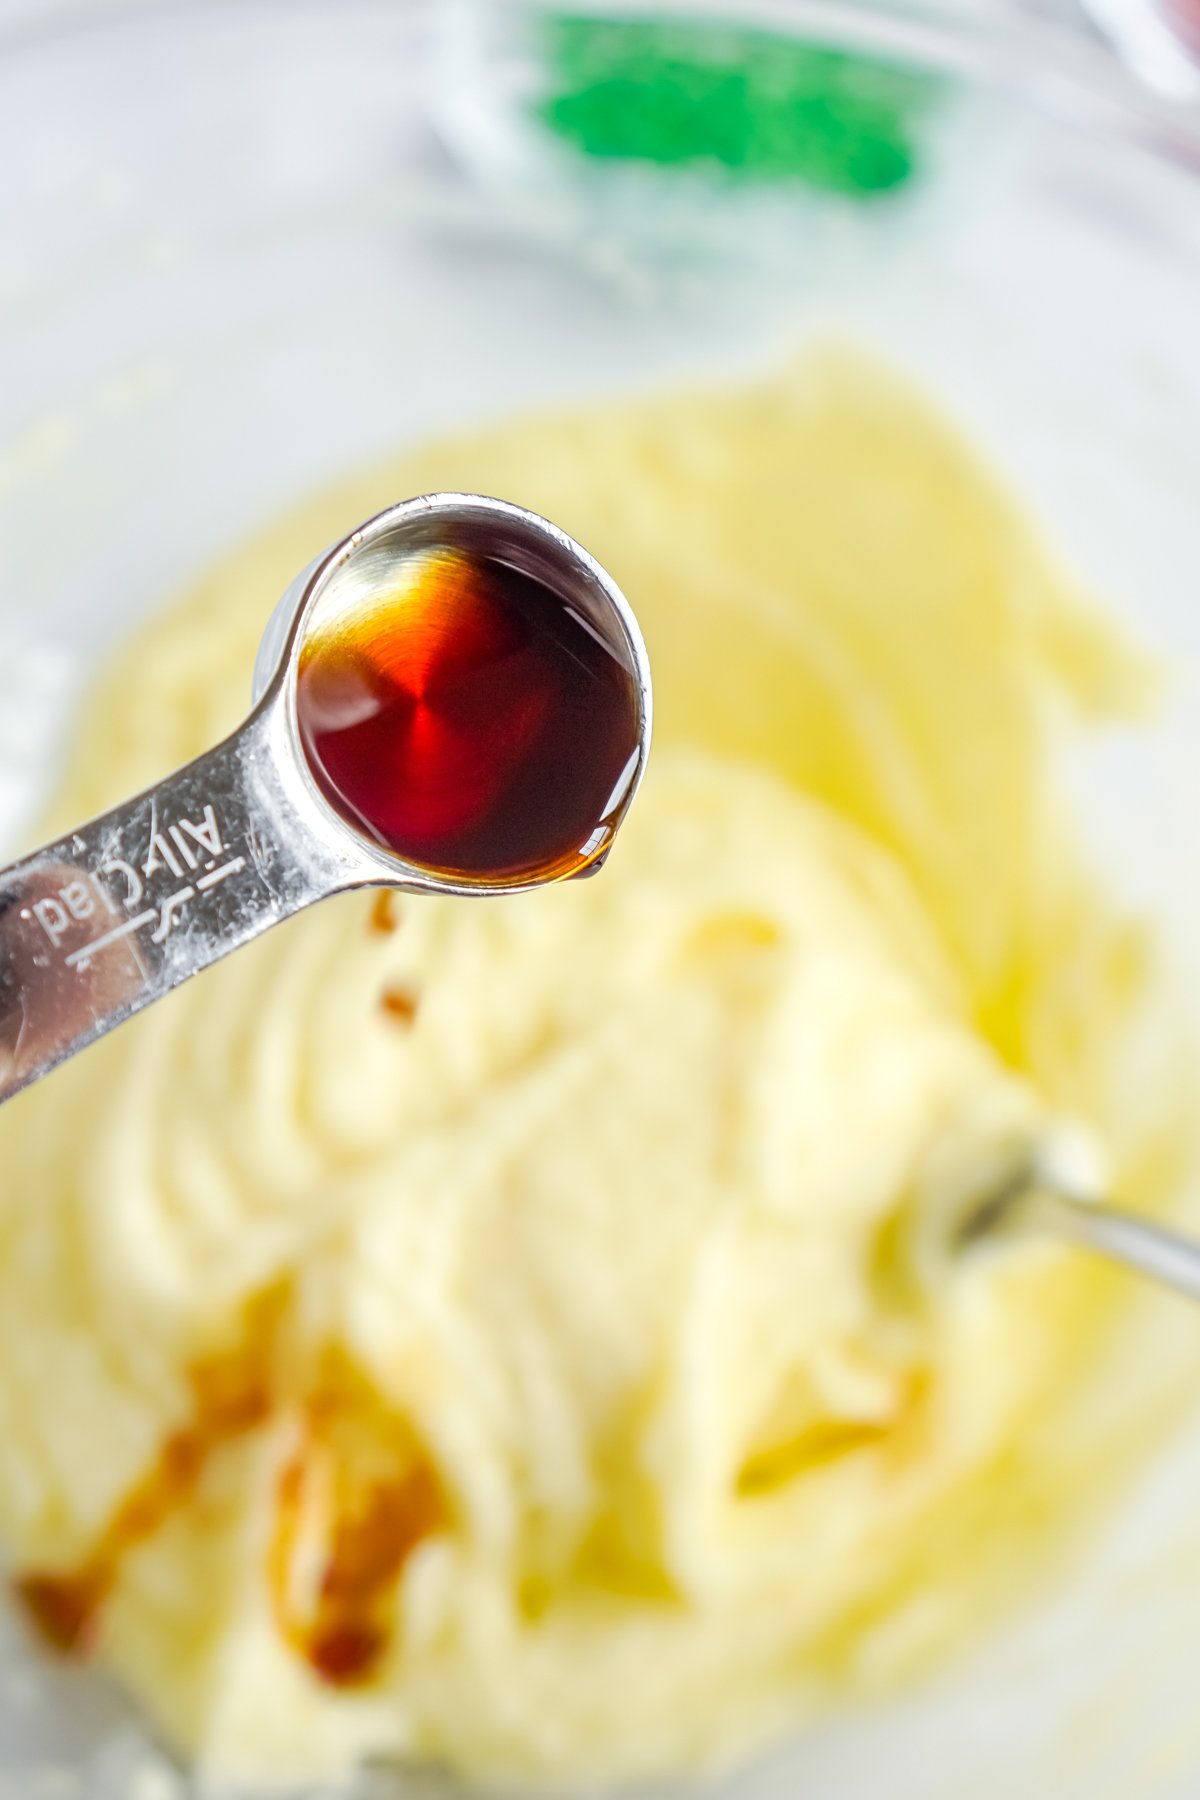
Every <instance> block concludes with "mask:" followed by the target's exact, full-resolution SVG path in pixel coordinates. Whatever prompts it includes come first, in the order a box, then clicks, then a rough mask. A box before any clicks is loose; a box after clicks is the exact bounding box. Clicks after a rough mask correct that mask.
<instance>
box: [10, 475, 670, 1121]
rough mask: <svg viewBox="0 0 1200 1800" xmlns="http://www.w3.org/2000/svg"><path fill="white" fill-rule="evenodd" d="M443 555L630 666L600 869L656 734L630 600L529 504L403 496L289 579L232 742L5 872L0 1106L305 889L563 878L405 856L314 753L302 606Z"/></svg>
mask: <svg viewBox="0 0 1200 1800" xmlns="http://www.w3.org/2000/svg"><path fill="white" fill-rule="evenodd" d="M447 550H449V551H457V552H463V553H466V554H468V555H470V556H472V557H476V558H479V559H483V560H485V561H488V562H492V563H499V564H501V565H506V566H507V567H509V568H511V569H514V570H516V571H519V572H520V573H521V574H523V575H525V576H528V577H532V578H533V579H534V580H535V581H537V582H538V583H540V584H541V586H542V587H544V588H546V589H548V590H549V595H548V598H553V599H556V600H557V601H558V602H560V603H561V605H562V606H563V607H564V608H565V609H568V610H569V611H570V613H571V615H572V617H573V618H574V620H575V621H576V622H578V623H580V624H582V626H583V628H584V629H585V630H587V631H588V632H590V633H591V635H592V636H593V637H595V638H597V639H598V640H599V641H600V642H601V643H602V644H603V646H604V647H605V649H607V651H608V652H609V653H610V655H611V656H613V657H614V658H615V659H616V660H617V662H618V663H619V664H620V665H621V666H622V668H623V669H624V670H625V672H626V674H627V676H628V677H629V679H630V682H631V685H632V690H633V694H634V707H635V739H636V742H635V747H634V751H633V753H632V754H631V756H630V760H629V762H628V763H627V764H626V767H625V769H624V771H623V774H622V776H621V778H620V780H619V781H618V784H617V786H616V788H615V789H614V791H613V793H612V796H611V799H610V801H609V804H608V808H607V810H606V812H605V813H604V815H603V816H602V818H601V819H600V822H599V825H598V826H597V829H596V831H595V832H594V833H593V834H592V836H591V837H589V839H588V841H587V843H586V844H584V845H583V846H581V852H586V856H587V860H586V863H584V864H583V865H582V866H580V867H579V868H578V869H576V870H575V871H573V872H574V873H577V874H592V873H594V872H595V870H596V869H597V868H598V867H599V866H600V864H601V863H602V862H603V860H604V857H605V855H606V854H607V852H608V849H609V847H610V845H611V841H612V838H613V836H614V835H615V832H616V830H617V828H618V827H619V825H620V823H621V820H622V818H623V817H624V815H625V812H626V810H627V808H628V806H629V804H630V802H631V800H632V799H633V796H634V794H635V793H636V791H637V788H638V785H639V783H640V781H641V778H642V774H643V771H644V768H645V763H646V756H647V753H648V751H649V747H650V727H651V690H650V669H649V664H648V661H647V657H646V648H645V644H644V643H643V641H642V635H641V632H640V630H639V629H638V625H637V621H636V620H635V618H634V616H633V614H632V612H631V611H630V608H629V606H628V604H627V602H626V601H625V599H624V597H623V595H622V594H621V592H620V590H619V589H618V588H617V587H616V585H615V583H614V582H613V581H612V580H611V579H610V577H609V576H608V575H607V574H606V573H605V571H604V570H603V569H602V568H601V567H600V565H599V564H598V563H596V562H595V561H594V560H593V559H592V558H591V557H590V556H589V555H588V554H587V552H586V551H585V550H583V549H581V548H580V546H579V545H578V544H577V543H575V542H574V540H573V539H571V538H569V537H568V536H567V535H566V533H565V532H562V531H559V530H558V529H557V527H555V526H554V525H551V524H550V523H548V521H547V520H545V519H541V518H539V517H538V516H537V515H536V514H534V513H530V512H526V511H524V510H523V509H522V508H521V507H518V506H511V505H508V504H506V503H505V502H503V501H499V500H490V499H485V498H482V497H481V496H479V495H474V494H434V495H426V496H423V497H421V498H419V499H415V500H407V501H404V502H402V503H401V504H400V505H398V506H393V507H390V508H388V510H387V511H386V512H382V513H380V514H379V515H378V516H377V517H376V518H374V519H371V520H369V521H368V522H367V523H366V524H365V525H363V526H361V527H360V528H359V529H358V530H357V531H355V532H352V533H351V535H350V536H349V537H347V538H345V539H343V540H342V542H341V543H339V544H335V545H334V546H333V548H332V549H330V550H328V551H327V552H326V553H325V554H324V555H323V556H321V557H319V558H318V559H317V560H316V561H315V562H314V563H312V564H310V566H309V567H308V568H307V569H305V570H304V572H303V573H302V574H301V575H299V576H298V577H297V579H296V580H295V581H294V582H293V583H292V585H291V587H290V588H289V589H288V591H287V593H286V594H285V595H284V597H283V599H282V600H281V601H280V603H279V606H278V607H277V608H276V611H275V614H274V616H273V617H272V619H271V621H270V623H269V624H268V626H267V630H266V633H265V635H264V637H263V641H262V647H261V649H260V652H259V657H258V663H257V666H256V669H255V680H254V698H255V705H254V710H253V711H252V712H251V714H250V716H249V718H248V719H247V720H246V722H245V723H244V724H243V725H242V726H241V727H240V728H239V729H238V730H237V731H235V732H234V734H233V735H232V737H229V738H227V739H226V740H225V741H224V743H221V744H218V745H217V746H216V748H215V749H213V750H209V751H207V752H206V753H205V754H204V755H203V756H200V757H198V758H197V759H196V761H195V762H192V763H189V764H187V765H186V767H184V768H182V769H179V770H177V771H176V772H175V773H174V774H173V775H168V776H167V777H166V779H165V780H163V781H161V782H160V783H158V785H157V786H156V787H153V788H150V789H148V790H147V791H146V792H145V793H143V794H139V795H137V796H136V797H135V798H134V799H132V800H128V801H126V802H125V803H124V804H123V805H120V806H117V807H114V808H113V809H112V811H111V812H108V813H104V814H103V815H102V816H101V817H99V818H97V819H93V820H92V821H91V822H90V823H89V824H86V825H81V826H80V827H79V829H78V830H77V831H73V832H70V833H69V834H68V835H67V836H66V837H63V838H60V839H59V840H58V841H57V842H56V843H53V844H49V845H47V846H46V847H45V848H43V849H41V850H36V851H34V852H33V854H32V855H30V856H26V857H24V858H22V860H21V861H20V862H17V863H14V864H12V865H11V867H9V868H6V869H4V870H2V871H0V1101H3V1100H6V1099H8V1098H9V1097H10V1096H11V1095H13V1094H15V1093H17V1092H18V1091H19V1090H20V1089H21V1088H23V1087H26V1086H28V1084H29V1083H30V1082H33V1081H36V1080H38V1079H39V1077H40V1076H42V1075H45V1074H47V1073H48V1072H49V1071H50V1070H51V1069H53V1068H55V1067H56V1066H57V1065H58V1064H59V1063H61V1062H63V1061H64V1060H65V1059H66V1058H67V1057H69V1056H73V1055H74V1054H75V1052H76V1051H77V1050H82V1049H83V1048H84V1047H85V1046H86V1045H88V1044H90V1043H92V1042H93V1041H94V1040H95V1039H96V1038H98V1037H102V1036H103V1035H104V1033H105V1032H108V1031H111V1030H112V1029H113V1027H114V1026H117V1025H120V1024H123V1023H124V1021H125V1020H126V1019H128V1018H130V1017H132V1015H133V1014H134V1013H137V1012H140V1011H141V1010H142V1008H143V1007H145V1006H148V1005H149V1004H150V1003H151V1001H153V1000H157V999H159V998H160V996H161V995H163V994H167V993H169V992H170V991H171V989H172V988H176V987H178V986H179V985H180V983H181V982H184V981H186V980H187V979H188V977H189V976H191V975H195V974H197V973H198V972H199V971H200V970H201V969H204V968H207V967H208V965H209V964H210V963H213V962H216V961H217V960H218V958H220V957H223V956H226V955H228V954H229V952H230V951H231V950H237V949H240V948H241V946H242V945H243V944H247V943H249V942H250V941H251V939H252V938H256V937H258V936H259V935H260V934H261V933H262V932H264V931H266V930H267V929H268V928H269V927H270V926H272V925H275V924H278V923H279V921H280V920H282V919H286V918H289V917H290V916H291V914H292V913H296V912H299V911H300V910H301V909H302V908H303V907H306V906H309V905H311V904H312V903H313V901H316V900H323V899H325V898H326V897H327V896H329V895H331V894H337V893H343V892H346V891H348V890H350V889H353V888H367V887H377V886H387V887H393V888H399V889H401V890H403V891H405V892H408V893H413V894H456V895H463V896H471V897H478V896H484V895H496V894H511V893H519V892H525V891H527V890H528V889H530V888H533V887H538V886H541V885H543V883H544V882H545V881H547V880H551V879H560V878H561V870H560V871H557V872H555V873H553V874H550V875H543V874H537V875H535V876H534V877H532V878H530V879H516V880H512V879H507V880H497V881H495V882H492V881H489V880H488V878H487V875H486V872H485V873H483V874H480V873H478V872H476V873H473V874H472V876H471V878H470V879H457V878H456V877H455V876H454V875H446V874H444V873H438V872H436V871H431V870H430V869H428V868H423V867H421V866H420V865H419V864H417V863H415V862H410V861H406V860H405V859H404V858H403V857H402V856H399V855H396V854H393V853H392V852H391V851H390V850H388V849H386V848H384V847H383V846H382V845H381V844H379V843H377V842H375V841H374V840H373V839H372V838H371V837H370V836H369V835H368V834H367V833H366V832H365V831H363V830H360V829H358V828H357V827H356V826H355V825H354V824H353V823H352V822H350V821H349V820H348V819H347V818H346V817H343V816H342V815H341V813H339V812H338V811H337V810H335V808H334V807H333V806H332V805H331V804H330V803H329V801H328V800H327V799H326V798H325V796H324V795H323V793H322V791H321V789H320V787H319V785H318V783H317V780H316V779H315V776H314V774H313V771H312V769H311V768H310V765H309V762H308V760H307V758H306V755H305V752H304V748H303V745H302V743H301V739H300V734H299V730H298V725H297V706H296V690H297V680H298V675H299V668H300V658H301V653H302V650H303V648H304V646H305V643H306V640H307V639H308V638H309V634H310V630H311V628H312V626H313V622H314V619H315V618H317V617H319V618H320V619H321V620H323V621H325V622H328V621H330V620H336V619H337V618H338V617H340V616H341V614H342V612H343V611H344V612H345V614H346V616H350V615H351V614H353V612H354V610H355V608H356V606H357V607H359V608H361V607H362V606H363V605H364V604H365V603H366V602H368V601H369V600H370V598H371V597H372V595H374V594H377V593H378V592H379V591H380V589H381V588H382V587H384V586H385V585H386V583H387V580H388V576H389V573H394V572H395V571H396V570H397V569H398V568H399V567H400V566H401V565H402V564H403V563H405V562H406V561H408V560H410V559H411V558H412V557H413V556H414V555H418V554H421V553H423V552H428V551H447ZM586 753H587V750H586V746H582V747H581V754H586ZM554 778H555V772H554V771H552V770H548V771H547V779H548V780H553V779H554Z"/></svg>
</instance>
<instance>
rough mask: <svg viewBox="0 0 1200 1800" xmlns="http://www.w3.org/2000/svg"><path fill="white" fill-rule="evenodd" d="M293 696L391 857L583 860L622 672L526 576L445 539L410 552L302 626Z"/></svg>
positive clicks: (624, 691) (605, 837)
mask: <svg viewBox="0 0 1200 1800" xmlns="http://www.w3.org/2000/svg"><path fill="white" fill-rule="evenodd" d="M296 704H297V714H298V722H299V727H300V737H301V742H302V744H303V746H304V753H305V756H306V757H307V759H308V763H309V767H310V768H311V770H312V773H313V775H314V777H315V779H316V781H317V783H318V785H319V787H320V788H321V791H322V792H323V793H324V795H325V797H326V799H327V800H328V801H329V803H330V804H331V805H332V806H333V807H334V809H335V810H336V811H337V812H338V813H339V814H340V815H341V816H342V817H343V818H344V819H346V820H347V821H348V822H349V823H350V824H352V825H354V826H356V827H357V828H358V829H359V830H360V831H364V832H365V833H366V834H367V835H368V836H369V837H371V838H372V839H374V840H375V841H376V842H377V843H380V844H383V845H384V846H385V847H386V848H387V849H388V850H391V851H393V852H394V853H395V854H396V855H398V856H400V857H402V858H404V860H405V861H407V862H411V863H415V864H417V865H419V866H420V867H421V868H424V869H428V870H430V871H431V872H434V873H437V874H442V875H450V876H459V877H462V878H463V879H465V880H468V881H479V882H481V883H485V884H489V885H508V884H512V885H516V884H519V883H520V882H522V881H529V880H538V879H543V878H547V877H555V876H562V875H569V874H572V873H575V872H577V871H578V870H579V869H582V868H584V867H586V866H587V864H589V863H591V862H594V861H595V860H596V859H597V857H599V856H600V855H602V854H603V852H604V850H605V849H606V848H607V846H608V843H609V841H610V839H611V836H612V833H613V830H614V829H615V827H616V825H617V824H618V823H619V822H620V814H621V811H622V810H623V805H624V796H623V792H622V790H621V783H622V778H623V777H625V778H626V780H627V778H628V776H629V774H630V773H631V772H632V769H633V767H634V766H636V756H637V751H638V727H639V709H638V695H637V686H636V682H635V680H634V677H633V675H632V674H631V673H630V671H629V670H628V669H627V668H626V667H625V666H624V665H623V664H622V663H621V662H620V661H619V660H618V659H617V658H616V657H615V656H614V655H613V654H612V652H611V651H610V650H609V649H608V648H607V647H606V646H605V645H604V644H602V643H601V642H600V640H599V639H598V638H597V637H596V636H595V635H594V634H593V632H592V631H591V629H590V628H589V627H588V626H587V625H585V624H584V623H583V622H582V620H581V619H580V618H579V617H578V616H577V615H576V614H575V613H574V612H572V611H571V610H570V609H569V608H568V607H567V606H566V605H565V604H564V602H563V601H562V600H560V599H559V598H558V596H557V595H555V594H553V593H552V592H551V591H550V590H549V589H548V588H546V587H544V586H543V585H542V584H541V583H540V582H538V581H535V580H533V579H532V578H531V577H530V576H528V575H524V574H521V573H519V572H518V571H517V570H515V569H512V568H510V567H508V565H507V564H504V563H499V562H494V561H491V560H489V559H484V558H479V557H474V556H468V555H466V554H464V553H462V552H460V551H439V552H436V553H433V554H429V553H426V554H424V555H422V556H421V557H419V558H414V561H413V564H412V566H411V569H410V570H408V571H406V572H405V573H404V574H403V575H402V577H401V579H400V581H399V583H398V584H397V586H396V587H395V588H394V589H393V590H392V591H391V592H390V593H387V594H385V595H383V596H381V597H380V599H379V601H378V602H377V603H376V604H375V606H374V607H373V609H372V610H370V611H369V612H365V613H363V614H360V615H359V616H358V617H356V618H354V619H352V620H351V621H350V622H349V623H348V624H346V625H341V624H339V625H336V626H334V627H331V628H329V629H327V630H325V631H322V630H321V629H320V628H319V627H318V628H317V629H316V630H315V631H314V634H313V636H312V638H310V640H309V641H308V642H307V643H306V644H305V646H304V649H303V652H302V655H301V661H300V674H299V681H298V686H297V696H296ZM614 795H616V796H617V800H616V803H615V804H614Z"/></svg>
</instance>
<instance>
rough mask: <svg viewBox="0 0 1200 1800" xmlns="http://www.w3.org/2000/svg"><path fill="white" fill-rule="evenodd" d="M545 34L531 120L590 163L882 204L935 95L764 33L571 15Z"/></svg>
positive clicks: (554, 20)
mask: <svg viewBox="0 0 1200 1800" xmlns="http://www.w3.org/2000/svg"><path fill="white" fill-rule="evenodd" d="M542 23H543V27H544V31H545V38H544V54H545V66H546V75H547V89H548V91H547V93H546V94H545V96H544V97H543V99H542V100H541V101H540V102H539V104H538V109H537V110H538V113H539V115H540V117H541V118H542V119H543V121H544V122H545V123H546V124H547V125H548V126H549V127H550V128H551V129H552V130H553V131H554V132H555V133H556V134H557V135H558V136H559V137H561V138H563V139H565V140H566V141H567V142H568V143H570V144H573V145H574V146H575V147H576V148H577V149H579V150H581V151H582V152H583V153H584V154H585V155H587V156H589V157H594V158H597V159H601V160H607V161H623V162H643V163H656V164H658V165H660V166H664V165H665V166H686V165H697V164H709V165H717V166H719V167H720V168H722V169H724V170H726V171H728V172H729V173H730V174H731V175H733V176H734V177H737V178H739V179H741V180H744V181H747V182H758V183H769V182H774V183H780V182H786V181H794V180H800V181H805V182H807V183H809V184H810V185H811V186H812V187H815V188H819V189H823V190H825V191H826V192H831V193H837V194H851V195H870V194H885V193H888V192H891V191H892V190H894V189H897V188H900V187H903V186H904V185H905V184H906V183H907V182H909V181H911V180H912V179H913V177H914V176H915V175H916V174H918V173H919V171H920V156H921V137H922V131H923V128H924V126H925V124H926V122H927V120H928V117H929V114H930V111H931V109H932V107H933V105H934V104H935V103H936V101H937V100H938V98H939V97H940V95H941V93H942V92H943V88H942V84H941V83H939V82H937V81H935V80H933V79H931V78H930V77H929V76H926V75H922V74H918V73H916V72H913V71H910V70H906V69H903V68H900V67H896V66H893V65H892V64H889V63H883V62H879V61H877V60H876V59H874V58H871V57H867V56H859V55H852V54H848V53H847V52H845V51H841V50H830V49H826V48H824V47H823V46H816V45H813V44H805V43H802V42H799V41H797V40H796V39H795V38H790V37H783V36H779V35H776V34H774V33H770V32H763V31H753V30H746V29H743V28H740V27H734V26H723V25H709V24H706V23H696V24H683V25H680V24H674V23H668V22H662V21H657V20H645V19H635V20H613V19H596V18H589V17H586V16H582V15H579V14H574V13H572V14H560V13H550V14H547V15H545V17H544V19H543V21H542Z"/></svg>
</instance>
